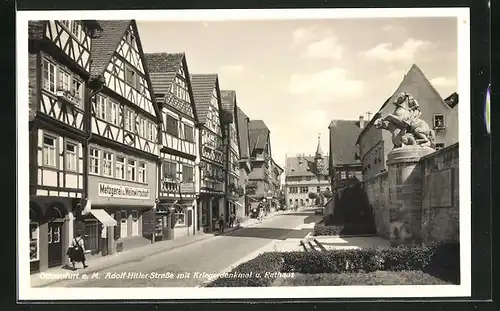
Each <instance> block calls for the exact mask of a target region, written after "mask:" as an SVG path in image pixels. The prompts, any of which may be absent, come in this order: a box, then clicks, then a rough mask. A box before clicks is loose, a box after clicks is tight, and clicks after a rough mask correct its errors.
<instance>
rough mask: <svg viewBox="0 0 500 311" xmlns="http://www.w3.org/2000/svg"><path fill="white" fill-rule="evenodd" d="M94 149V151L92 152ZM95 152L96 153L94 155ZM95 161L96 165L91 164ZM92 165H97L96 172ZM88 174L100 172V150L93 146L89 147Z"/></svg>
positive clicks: (98, 173)
mask: <svg viewBox="0 0 500 311" xmlns="http://www.w3.org/2000/svg"><path fill="white" fill-rule="evenodd" d="M92 151H94V152H92ZM95 152H97V155H95ZM94 161H95V162H94ZM95 163H97V166H95V165H94V166H93V165H92V164H95ZM93 167H97V172H94V171H93V170H92V168H93ZM89 174H90V175H100V174H101V150H100V149H97V148H95V147H90V148H89Z"/></svg>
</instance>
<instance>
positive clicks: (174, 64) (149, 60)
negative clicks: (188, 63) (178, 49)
mask: <svg viewBox="0 0 500 311" xmlns="http://www.w3.org/2000/svg"><path fill="white" fill-rule="evenodd" d="M144 57H145V59H146V64H147V66H148V69H149V75H150V76H151V83H153V89H154V93H155V95H160V97H161V96H165V94H167V93H168V92H170V87H171V86H172V83H173V82H174V79H175V76H176V75H177V72H178V71H179V69H180V68H181V66H182V63H183V60H184V57H185V56H184V53H175V54H171V53H146V54H144Z"/></svg>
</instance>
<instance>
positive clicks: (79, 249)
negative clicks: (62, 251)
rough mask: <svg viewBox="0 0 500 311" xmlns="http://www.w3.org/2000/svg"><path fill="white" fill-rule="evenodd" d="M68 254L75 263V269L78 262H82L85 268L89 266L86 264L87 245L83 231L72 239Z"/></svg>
mask: <svg viewBox="0 0 500 311" xmlns="http://www.w3.org/2000/svg"><path fill="white" fill-rule="evenodd" d="M67 254H68V256H69V259H70V260H71V264H72V265H73V270H74V269H75V263H76V262H81V263H82V264H83V268H84V269H85V268H87V267H88V265H86V264H85V245H84V242H83V235H82V233H81V232H78V233H77V235H76V237H75V238H74V239H73V241H71V244H70V246H69V248H68V252H67Z"/></svg>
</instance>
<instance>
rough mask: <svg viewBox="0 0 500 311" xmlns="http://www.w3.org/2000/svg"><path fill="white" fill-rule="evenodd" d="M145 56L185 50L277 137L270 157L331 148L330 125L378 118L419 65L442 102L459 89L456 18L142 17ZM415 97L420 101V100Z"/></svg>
mask: <svg viewBox="0 0 500 311" xmlns="http://www.w3.org/2000/svg"><path fill="white" fill-rule="evenodd" d="M137 24H138V28H139V36H140V38H141V42H142V45H143V49H144V52H145V53H157V52H167V53H179V52H184V53H186V59H187V64H188V69H189V72H190V74H200V73H217V74H218V75H219V83H220V87H221V89H223V90H224V89H227V90H235V91H236V97H237V104H238V105H239V106H240V108H241V109H242V110H243V111H244V112H245V113H246V114H247V115H248V116H249V118H250V119H253V120H259V119H260V120H263V121H264V122H265V124H266V125H267V127H268V128H269V129H270V131H271V149H272V156H273V159H274V160H275V161H276V163H278V165H280V166H282V167H283V168H284V164H285V156H286V155H288V156H295V155H296V154H297V153H306V154H314V152H315V151H316V146H317V142H318V136H319V134H321V148H322V150H323V151H324V152H327V151H328V125H329V123H330V121H331V120H333V119H347V120H357V119H358V118H359V116H360V115H364V116H365V119H366V117H367V112H371V113H372V116H373V114H374V113H376V112H377V111H378V109H379V108H380V106H382V104H383V103H384V101H385V100H386V99H387V98H388V97H389V96H391V95H392V94H393V93H394V91H395V90H396V88H397V87H398V85H399V83H400V82H401V80H402V79H403V77H404V74H405V73H406V72H407V71H408V70H409V69H410V67H411V65H412V64H417V65H418V66H419V67H420V68H421V69H422V71H423V72H424V74H425V75H426V76H427V78H428V79H429V80H430V81H431V83H433V85H434V86H435V88H436V89H437V90H438V92H439V93H440V94H441V96H442V97H443V98H444V97H447V96H448V95H450V94H452V93H453V92H456V91H457V82H456V80H457V21H456V18H449V17H433V18H399V19H393V18H391V19H387V18H385V19H384V18H373V19H347V18H345V19H328V20H279V21H278V20H276V21H272V20H269V21H266V20H248V21H244V20H239V21H215V22H214V21H209V22H204V21H140V20H138V21H137ZM417 99H418V98H417Z"/></svg>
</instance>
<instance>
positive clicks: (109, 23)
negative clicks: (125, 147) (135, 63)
mask: <svg viewBox="0 0 500 311" xmlns="http://www.w3.org/2000/svg"><path fill="white" fill-rule="evenodd" d="M97 23H98V24H99V25H100V27H101V31H100V32H99V35H98V36H96V37H95V38H93V39H92V50H91V53H90V57H91V58H92V61H91V65H90V77H91V79H93V78H97V77H99V76H102V75H103V74H104V71H105V70H106V68H107V67H108V65H109V63H110V62H111V58H112V57H113V54H114V53H115V52H116V50H117V49H118V46H119V45H120V42H121V40H122V38H123V36H125V33H126V32H127V30H128V29H129V27H130V26H132V28H133V30H134V33H135V37H136V38H135V40H136V42H137V48H138V50H139V51H138V52H139V55H141V56H142V66H143V68H144V72H145V75H146V82H147V83H148V89H149V90H150V92H151V93H152V94H151V101H152V103H153V107H154V109H155V113H156V118H157V120H158V121H160V120H161V112H160V110H159V109H158V104H157V103H156V99H155V97H154V94H153V85H152V83H151V77H150V76H149V70H148V67H147V64H146V61H145V59H144V50H143V49H142V43H141V37H140V36H139V30H138V29H137V24H136V22H135V20H131V19H129V20H99V21H97Z"/></svg>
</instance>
